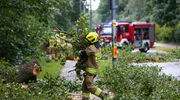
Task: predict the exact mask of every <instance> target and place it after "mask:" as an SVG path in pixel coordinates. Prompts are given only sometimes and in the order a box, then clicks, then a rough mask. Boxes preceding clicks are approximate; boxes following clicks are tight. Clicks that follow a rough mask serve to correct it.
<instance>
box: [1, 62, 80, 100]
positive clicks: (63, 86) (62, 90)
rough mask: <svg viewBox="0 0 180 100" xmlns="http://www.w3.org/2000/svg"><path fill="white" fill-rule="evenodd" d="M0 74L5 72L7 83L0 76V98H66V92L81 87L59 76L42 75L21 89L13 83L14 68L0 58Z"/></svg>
mask: <svg viewBox="0 0 180 100" xmlns="http://www.w3.org/2000/svg"><path fill="white" fill-rule="evenodd" d="M0 68H1V70H0V75H3V74H7V75H8V76H9V77H8V80H11V81H9V82H8V83H4V80H2V78H0V92H1V93H0V100H26V99H28V100H44V99H46V100H66V96H68V94H67V93H68V92H75V91H79V89H81V88H80V87H81V85H80V84H77V83H75V82H71V81H67V80H65V79H62V78H60V77H59V76H56V77H55V76H52V75H49V74H46V75H44V78H43V79H39V80H38V81H37V82H36V83H33V82H32V83H30V84H29V86H30V87H29V88H27V89H23V88H21V85H20V84H18V83H15V77H14V76H16V74H17V72H16V68H15V67H14V66H12V65H11V64H9V63H8V62H6V61H4V60H0Z"/></svg>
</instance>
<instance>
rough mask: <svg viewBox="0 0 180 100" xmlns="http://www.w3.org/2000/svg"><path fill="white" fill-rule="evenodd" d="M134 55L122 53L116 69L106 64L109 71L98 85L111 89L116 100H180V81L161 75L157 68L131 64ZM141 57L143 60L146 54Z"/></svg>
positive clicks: (106, 71) (105, 72)
mask: <svg viewBox="0 0 180 100" xmlns="http://www.w3.org/2000/svg"><path fill="white" fill-rule="evenodd" d="M133 54H135V53H133ZM133 54H132V53H128V52H125V51H121V53H120V55H119V57H122V58H120V59H118V63H117V66H116V67H115V68H111V67H109V66H108V64H104V66H105V68H107V69H106V70H105V71H104V73H103V74H104V75H103V80H102V81H99V82H98V84H99V85H100V86H101V87H102V88H108V89H110V91H112V92H113V93H114V94H115V97H114V100H135V99H136V100H164V99H167V100H178V98H179V97H180V90H179V88H180V81H178V80H176V79H175V78H173V77H171V76H166V75H164V74H160V71H161V69H159V68H157V67H156V66H147V65H142V66H135V65H132V64H129V63H130V62H132V61H133V60H131V59H132V58H133V57H137V56H133ZM139 55H141V57H142V58H143V56H142V55H144V54H139ZM123 58H124V59H123ZM137 59H139V58H137ZM141 60H142V59H141ZM106 65H107V66H106Z"/></svg>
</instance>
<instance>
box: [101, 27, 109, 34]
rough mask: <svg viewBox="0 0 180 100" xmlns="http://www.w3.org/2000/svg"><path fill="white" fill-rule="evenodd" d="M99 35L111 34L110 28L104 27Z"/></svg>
mask: <svg viewBox="0 0 180 100" xmlns="http://www.w3.org/2000/svg"><path fill="white" fill-rule="evenodd" d="M101 34H112V28H111V26H104V27H103V30H102V32H101Z"/></svg>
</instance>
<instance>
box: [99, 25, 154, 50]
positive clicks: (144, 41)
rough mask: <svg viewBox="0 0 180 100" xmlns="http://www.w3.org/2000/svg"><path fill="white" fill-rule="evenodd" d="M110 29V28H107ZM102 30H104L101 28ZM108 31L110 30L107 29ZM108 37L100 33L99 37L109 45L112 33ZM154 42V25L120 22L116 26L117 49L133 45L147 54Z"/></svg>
mask: <svg viewBox="0 0 180 100" xmlns="http://www.w3.org/2000/svg"><path fill="white" fill-rule="evenodd" d="M109 28H111V27H109ZM102 30H106V29H104V28H102ZM109 30H110V29H109ZM110 32H111V34H109V36H108V37H106V35H104V34H102V33H103V32H102V33H100V35H99V37H100V38H102V39H104V40H105V41H108V42H109V43H111V41H112V31H110ZM154 42H155V24H151V23H146V22H132V23H129V22H120V23H118V24H117V26H116V43H117V47H119V48H124V47H125V46H127V45H133V47H134V48H138V49H139V50H140V51H141V52H147V51H148V50H149V48H150V47H152V46H153V45H154Z"/></svg>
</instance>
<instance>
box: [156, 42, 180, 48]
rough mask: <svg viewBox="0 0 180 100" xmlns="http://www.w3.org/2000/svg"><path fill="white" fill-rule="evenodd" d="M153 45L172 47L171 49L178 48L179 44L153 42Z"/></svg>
mask: <svg viewBox="0 0 180 100" xmlns="http://www.w3.org/2000/svg"><path fill="white" fill-rule="evenodd" d="M154 46H155V47H166V48H172V49H180V46H178V45H172V44H163V43H155V44H154Z"/></svg>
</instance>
